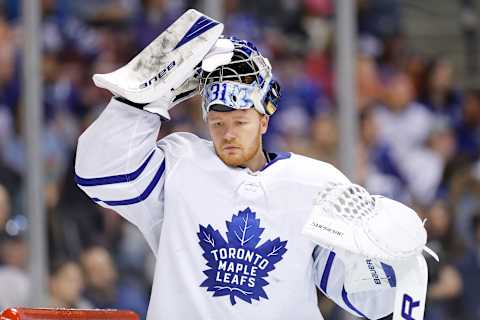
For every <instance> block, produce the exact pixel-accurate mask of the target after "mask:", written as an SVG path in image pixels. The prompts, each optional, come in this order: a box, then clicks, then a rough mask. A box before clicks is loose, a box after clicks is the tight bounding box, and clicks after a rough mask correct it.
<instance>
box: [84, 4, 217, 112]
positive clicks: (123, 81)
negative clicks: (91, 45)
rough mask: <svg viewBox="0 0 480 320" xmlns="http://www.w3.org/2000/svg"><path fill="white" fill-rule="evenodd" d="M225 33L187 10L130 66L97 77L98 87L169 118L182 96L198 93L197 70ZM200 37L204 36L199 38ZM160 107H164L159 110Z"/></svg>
mask: <svg viewBox="0 0 480 320" xmlns="http://www.w3.org/2000/svg"><path fill="white" fill-rule="evenodd" d="M222 31H223V24H221V23H219V22H216V21H215V20H213V19H211V18H208V17H206V16H205V15H203V14H201V13H200V12H198V11H196V10H193V9H191V10H188V11H187V12H186V13H184V14H183V15H182V16H181V17H180V18H178V19H177V20H176V21H175V22H174V23H173V24H172V25H171V26H170V27H168V29H167V30H166V31H164V32H163V33H162V34H160V36H158V37H157V38H156V39H155V40H154V41H153V42H152V43H150V44H149V45H148V46H147V47H146V48H145V49H143V50H142V52H140V53H139V54H138V55H137V56H136V57H135V58H133V59H132V60H131V61H130V62H129V63H128V64H127V65H125V66H123V67H121V68H120V69H118V70H115V71H113V72H111V73H108V74H95V75H94V76H93V81H94V82H95V85H97V86H98V87H101V88H105V89H107V90H109V91H110V92H112V93H113V94H114V95H116V96H120V97H123V98H125V99H127V100H129V101H131V102H134V103H139V104H152V103H153V104H152V105H151V106H149V107H148V108H144V109H146V110H148V111H151V112H155V113H159V114H161V113H165V112H167V114H168V109H169V107H170V105H171V104H172V103H176V102H177V103H178V101H180V98H178V99H175V98H176V96H177V95H180V96H181V98H182V100H183V98H184V96H187V97H189V96H191V94H192V93H193V94H194V93H195V92H194V91H192V92H189V91H191V90H193V89H192V88H194V87H195V83H194V78H193V74H194V67H195V66H196V65H198V64H199V63H200V61H201V60H202V59H203V57H204V56H205V55H206V54H207V53H208V51H209V50H210V48H211V47H212V46H213V45H214V43H215V41H216V40H217V39H218V38H219V37H220V35H221V33H222ZM200 35H201V36H200ZM160 106H161V107H160ZM160 109H161V110H160Z"/></svg>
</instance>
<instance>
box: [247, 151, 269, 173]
mask: <svg viewBox="0 0 480 320" xmlns="http://www.w3.org/2000/svg"><path fill="white" fill-rule="evenodd" d="M266 163H267V158H266V157H265V153H264V152H263V150H262V148H260V149H259V150H258V152H257V154H256V155H255V156H254V157H253V158H252V159H250V160H249V161H248V162H247V163H245V167H247V168H248V169H250V170H251V171H252V172H255V171H258V170H260V169H262V168H263V167H264V166H265V164H266Z"/></svg>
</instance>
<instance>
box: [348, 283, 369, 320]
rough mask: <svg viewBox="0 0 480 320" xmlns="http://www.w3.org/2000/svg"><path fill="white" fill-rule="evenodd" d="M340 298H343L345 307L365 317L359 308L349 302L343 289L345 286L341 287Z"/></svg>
mask: <svg viewBox="0 0 480 320" xmlns="http://www.w3.org/2000/svg"><path fill="white" fill-rule="evenodd" d="M342 299H343V302H344V303H345V304H346V305H347V307H349V308H350V310H352V311H354V312H356V313H357V314H358V315H360V316H361V317H364V318H367V316H366V315H364V314H363V313H362V312H361V311H360V310H358V309H357V308H355V306H354V305H353V304H352V303H351V302H350V300H348V294H347V291H345V287H343V288H342Z"/></svg>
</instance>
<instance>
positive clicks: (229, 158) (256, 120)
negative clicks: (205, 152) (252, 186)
mask: <svg viewBox="0 0 480 320" xmlns="http://www.w3.org/2000/svg"><path fill="white" fill-rule="evenodd" d="M207 125H208V130H209V132H210V136H211V137H212V140H213V145H214V147H215V152H216V153H217V155H218V156H219V157H220V159H221V160H222V161H223V162H224V163H225V164H226V165H228V166H234V167H237V166H243V167H248V168H250V169H251V170H252V171H257V170H259V169H260V168H261V167H262V166H263V165H264V164H265V162H266V159H265V156H264V154H263V150H262V135H263V134H264V133H265V132H266V131H267V127H268V117H267V116H264V115H261V114H260V113H258V112H257V111H256V110H255V109H253V108H250V109H244V110H234V111H228V112H219V111H209V112H208V114H207Z"/></svg>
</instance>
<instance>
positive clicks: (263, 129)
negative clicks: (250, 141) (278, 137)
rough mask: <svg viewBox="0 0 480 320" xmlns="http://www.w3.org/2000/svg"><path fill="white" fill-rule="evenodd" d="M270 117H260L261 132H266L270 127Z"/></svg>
mask: <svg viewBox="0 0 480 320" xmlns="http://www.w3.org/2000/svg"><path fill="white" fill-rule="evenodd" d="M269 119H270V117H269V116H267V115H262V116H261V118H260V133H261V134H265V133H266V132H267V129H268V121H269Z"/></svg>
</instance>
